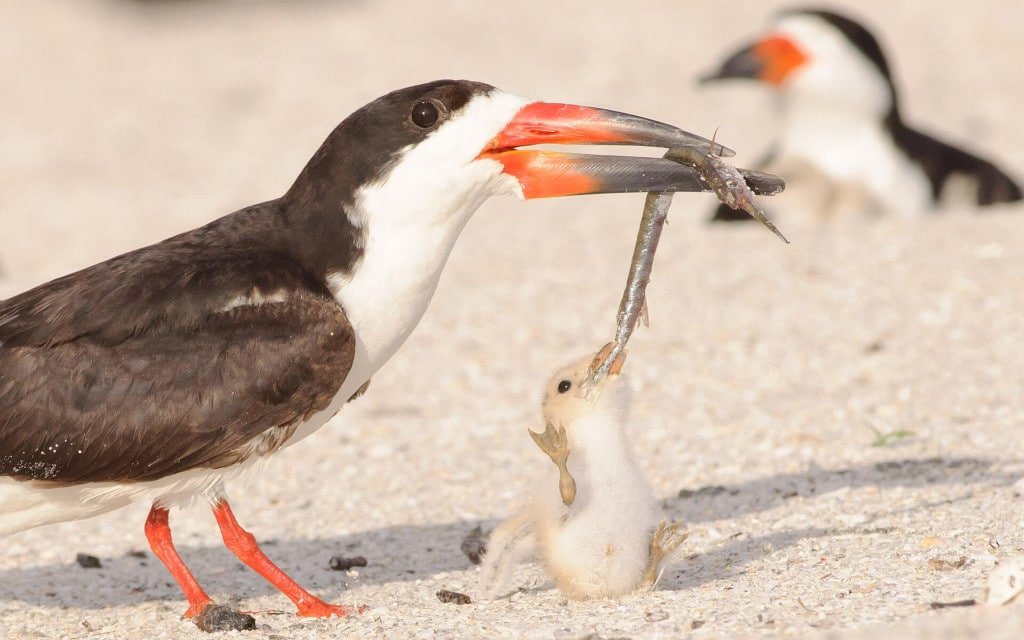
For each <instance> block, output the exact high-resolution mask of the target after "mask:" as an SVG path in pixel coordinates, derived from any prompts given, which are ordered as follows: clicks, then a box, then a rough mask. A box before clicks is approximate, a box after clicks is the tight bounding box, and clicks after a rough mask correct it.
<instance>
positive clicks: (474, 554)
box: [459, 525, 487, 564]
mask: <svg viewBox="0 0 1024 640" xmlns="http://www.w3.org/2000/svg"><path fill="white" fill-rule="evenodd" d="M459 548H460V549H462V553H464V554H466V557H467V558H469V561H470V562H472V563H473V564H480V562H481V560H482V558H483V557H484V554H486V553H487V539H486V538H485V537H484V532H483V529H481V528H480V525H477V526H476V527H475V528H473V530H472V531H470V532H469V533H467V534H466V537H465V538H464V539H463V540H462V544H461V545H459Z"/></svg>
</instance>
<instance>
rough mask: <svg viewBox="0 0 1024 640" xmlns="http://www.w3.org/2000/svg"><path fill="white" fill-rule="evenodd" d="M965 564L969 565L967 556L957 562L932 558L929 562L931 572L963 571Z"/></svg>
mask: <svg viewBox="0 0 1024 640" xmlns="http://www.w3.org/2000/svg"><path fill="white" fill-rule="evenodd" d="M965 564H967V556H960V557H959V558H957V559H956V560H946V559H944V558H931V559H930V560H928V569H929V570H931V571H950V570H951V569H962V568H963V567H964V565H965Z"/></svg>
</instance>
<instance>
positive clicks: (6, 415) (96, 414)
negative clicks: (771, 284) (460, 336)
mask: <svg viewBox="0 0 1024 640" xmlns="http://www.w3.org/2000/svg"><path fill="white" fill-rule="evenodd" d="M540 143H565V144H632V145H648V146H659V147H687V146H695V147H699V148H701V149H706V148H707V147H708V145H709V142H708V141H707V140H706V139H704V138H701V137H698V136H694V135H692V134H689V133H687V132H685V131H682V130H680V129H677V128H675V127H672V126H669V125H665V124H661V123H658V122H654V121H651V120H647V119H644V118H640V117H637V116H631V115H628V114H623V113H618V112H614V111H607V110H602V109H594V108H589V107H581V106H575V105H566V104H552V103H544V102H532V101H529V100H524V99H522V98H519V97H516V96H514V95H511V94H508V93H505V92H502V91H500V90H498V89H496V88H494V87H492V86H489V85H486V84H481V83H476V82H467V81H450V80H443V81H437V82H431V83H428V84H423V85H419V86H414V87H409V88H406V89H401V90H398V91H394V92H392V93H389V94H387V95H385V96H383V97H381V98H379V99H377V100H374V101H373V102H371V103H369V104H368V105H366V106H364V107H362V108H361V109H359V110H357V111H356V112H355V113H353V114H352V115H351V116H349V117H348V118H346V119H345V120H344V121H343V122H341V124H339V125H338V126H337V128H336V129H334V131H333V132H332V133H331V134H330V135H329V136H328V137H327V140H326V141H325V142H324V143H323V145H322V146H321V147H320V149H319V150H318V151H317V152H316V153H315V154H314V155H313V157H312V159H310V161H309V163H308V164H307V165H306V167H305V168H304V169H303V170H302V172H301V173H300V174H299V176H298V178H297V179H296V181H295V183H294V184H293V185H292V186H291V188H290V189H288V191H287V193H285V195H283V196H282V197H281V198H278V199H276V200H271V201H269V202H264V203H261V204H256V205H253V206H250V207H246V208H244V209H242V210H240V211H236V212H234V213H231V214H229V215H227V216H224V217H223V218H220V219H218V220H215V221H213V222H211V223H209V224H207V225H206V226H203V227H200V228H198V229H194V230H192V231H188V232H185V233H182V234H181V235H178V236H175V237H172V238H169V239H167V240H165V241H163V242H160V243H157V244H154V245H152V246H148V247H144V248H142V249H138V250H136V251H132V252H130V253H126V254H124V255H121V256H118V257H115V258H112V259H110V260H107V261H106V262H102V263H99V264H96V265H94V266H92V267H89V268H86V269H83V270H81V271H78V272H76V273H72V274H70V275H67V276H64V277H62V278H58V279H56V280H53V281H52V282H48V283H46V284H43V285H41V286H38V287H36V288H34V289H31V290H29V291H26V292H24V293H21V294H19V295H16V296H14V297H13V298H10V299H8V300H5V301H2V302H0V535H2V534H8V533H12V532H15V531H21V530H23V529H28V528H30V527H35V526H38V525H43V524H47V523H52V522H59V521H66V520H75V519H80V518H87V517H90V516H94V515H97V514H100V513H104V512H106V511H110V510H112V509H116V508H119V507H122V506H125V505H127V504H129V503H131V502H135V501H140V500H145V501H147V502H149V503H152V510H151V511H150V514H149V518H148V520H147V521H146V525H145V532H146V536H147V538H148V539H149V542H150V545H151V546H152V548H153V551H154V552H155V553H156V555H157V556H158V557H159V558H160V559H161V560H162V561H163V563H164V564H165V565H166V566H167V568H168V569H169V570H170V572H171V573H172V574H173V575H174V577H175V579H176V580H177V581H178V583H179V584H180V585H181V588H182V589H183V591H184V593H185V596H186V598H187V599H188V603H189V607H188V611H187V612H186V614H185V615H186V616H196V615H198V614H199V613H201V612H202V611H203V609H204V608H205V607H207V606H208V605H210V604H211V602H212V601H211V598H210V597H209V596H208V595H207V594H206V592H205V591H203V589H202V587H200V585H199V583H198V582H197V581H196V579H195V578H194V577H193V575H192V573H191V572H190V571H189V570H188V568H187V567H186V566H185V563H184V562H183V561H182V559H181V558H180V557H179V556H178V554H177V552H176V551H175V549H174V546H173V544H172V541H171V531H170V528H169V524H168V509H169V508H170V507H173V506H178V505H181V504H183V503H187V502H189V501H191V500H193V499H195V498H200V499H204V500H207V501H209V503H210V504H211V505H212V507H213V512H214V515H215V517H216V520H217V523H218V525H219V526H220V528H221V531H222V533H223V538H224V542H225V544H226V545H227V547H228V548H229V549H231V550H232V551H233V552H234V553H235V554H236V555H237V556H238V557H239V558H240V559H241V560H242V561H243V562H244V563H246V564H247V565H249V566H250V567H252V568H253V569H254V570H255V571H256V572H258V573H259V574H261V575H262V576H263V577H264V578H266V579H267V580H268V581H270V582H271V583H272V584H273V585H274V586H275V587H277V588H278V589H280V590H281V591H282V592H283V593H284V594H285V595H286V596H288V597H289V598H290V599H291V600H292V601H293V602H294V603H295V605H296V606H297V607H298V613H299V614H300V615H304V616H332V615H338V616H344V615H347V614H349V613H350V612H351V611H352V609H350V608H348V607H344V606H339V605H332V604H328V603H326V602H323V601H322V600H320V599H319V598H317V597H315V596H314V595H312V594H311V593H309V592H307V591H306V590H304V589H303V588H302V587H300V586H299V585H298V584H296V583H295V582H294V581H293V580H291V579H290V578H289V577H288V576H286V575H285V574H284V572H282V571H281V570H280V569H279V568H278V567H277V566H275V565H274V564H273V563H272V562H271V561H270V560H269V559H268V558H267V557H266V556H265V555H264V554H263V553H262V551H260V549H259V547H258V546H257V544H256V541H255V538H254V537H253V536H252V535H251V534H249V533H247V532H246V531H245V530H243V529H242V527H241V526H240V525H239V524H238V522H237V521H236V520H235V517H234V515H233V514H232V512H231V507H230V506H229V504H228V501H227V498H226V493H225V485H226V483H227V482H228V481H230V480H231V479H233V478H236V477H238V476H239V475H240V474H244V473H246V472H247V471H250V470H251V469H252V466H253V463H255V462H256V461H258V460H259V459H261V458H263V457H265V456H268V455H270V454H272V453H274V452H275V451H278V450H280V449H281V448H282V447H284V446H286V445H289V444H291V443H294V442H296V441H298V440H300V439H301V438H304V437H305V436H307V435H309V434H310V433H312V432H313V431H315V430H316V429H318V428H320V427H321V426H322V425H323V424H324V423H325V422H326V421H327V420H328V419H330V418H331V417H332V416H333V415H334V414H335V413H336V412H337V411H338V410H339V408H340V407H341V406H342V405H344V404H345V403H346V402H348V401H349V400H350V399H352V398H353V397H355V396H357V395H358V394H359V393H361V392H362V391H363V390H365V388H366V386H367V384H368V383H369V381H370V377H371V376H372V375H373V374H374V372H375V371H377V369H378V368H379V367H380V366H381V365H382V364H383V363H384V362H386V361H387V360H388V359H389V358H390V357H391V356H392V355H393V354H394V353H395V351H396V350H397V349H398V348H399V347H400V346H401V345H402V343H403V342H404V341H405V339H406V338H407V337H408V336H409V334H410V332H412V330H413V328H414V327H415V326H416V324H417V323H418V322H419V320H420V318H421V316H422V315H423V312H424V311H425V309H426V308H427V304H428V302H429V301H430V299H431V296H432V295H433V293H434V290H435V287H436V286H437V282H438V279H439V277H440V275H441V270H442V268H443V267H444V264H445V261H446V260H447V258H448V254H449V253H450V251H451V249H452V246H453V244H454V243H455V240H456V238H457V237H458V236H459V233H460V232H461V230H462V228H463V226H464V225H465V224H466V222H467V221H468V220H469V217H470V216H471V215H472V214H473V212H474V211H475V210H476V209H477V207H479V206H480V204H481V203H482V202H483V201H484V200H486V199H487V198H488V197H489V196H492V195H497V194H507V193H508V194H517V195H519V196H520V197H522V198H537V197H547V196H563V195H573V194H584V193H604V192H625V191H648V190H657V191H701V190H704V189H705V188H706V187H705V186H704V185H703V184H702V183H701V181H700V179H699V177H698V176H697V174H696V172H695V171H694V170H693V169H691V168H689V167H685V166H683V165H680V164H678V163H675V162H672V161H670V160H664V159H661V158H633V157H616V156H596V155H593V156H592V155H580V154H570V153H556V152H552V151H527V150H520V149H517V147H520V146H526V145H534V144H540Z"/></svg>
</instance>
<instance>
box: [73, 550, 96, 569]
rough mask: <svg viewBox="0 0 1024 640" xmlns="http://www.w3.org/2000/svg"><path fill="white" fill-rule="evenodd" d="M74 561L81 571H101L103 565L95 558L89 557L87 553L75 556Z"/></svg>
mask: <svg viewBox="0 0 1024 640" xmlns="http://www.w3.org/2000/svg"><path fill="white" fill-rule="evenodd" d="M75 560H76V561H77V562H78V566H80V567H82V568H83V569H102V568H103V565H102V564H100V559H99V558H97V557H96V556H91V555H89V554H88V553H80V554H78V555H76V556H75Z"/></svg>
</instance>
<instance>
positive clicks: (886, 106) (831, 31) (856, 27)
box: [702, 9, 1022, 220]
mask: <svg viewBox="0 0 1024 640" xmlns="http://www.w3.org/2000/svg"><path fill="white" fill-rule="evenodd" d="M730 78H744V79H752V80H756V81H759V82H761V83H764V84H766V85H768V86H770V87H772V88H774V89H775V90H776V91H777V94H778V98H779V100H778V103H779V107H780V112H781V118H782V122H781V130H780V132H779V135H778V138H777V140H776V142H775V144H774V147H773V148H772V150H771V151H770V152H769V155H768V158H767V159H766V160H764V161H763V162H762V163H761V167H762V168H765V169H766V170H768V171H771V172H773V173H777V174H779V175H781V176H783V177H784V178H785V179H786V182H787V188H786V195H785V197H784V198H783V199H782V200H780V201H779V202H776V203H775V204H776V205H777V207H778V212H779V213H780V214H781V215H783V216H784V215H787V214H788V213H789V212H791V211H795V210H799V211H803V212H804V213H805V214H807V215H812V216H819V217H836V216H840V215H843V214H845V213H869V214H896V215H917V214H920V213H924V212H929V211H936V210H938V209H940V208H942V207H946V206H951V205H956V204H959V205H971V206H979V205H981V206H983V205H990V204H997V203H1004V202H1015V201H1018V200H1021V198H1022V194H1021V188H1020V186H1018V184H1017V183H1016V182H1015V181H1014V180H1013V179H1011V178H1010V177H1009V176H1007V175H1006V173H1004V172H1003V171H1002V170H1000V169H999V168H998V167H997V166H996V165H994V164H993V163H992V162H990V161H988V160H985V159H983V158H980V157H978V156H976V155H974V154H972V153H970V152H968V151H965V150H964V149H961V148H958V147H955V146H953V145H950V144H947V143H945V142H942V141H939V140H936V139H935V138H933V137H931V136H929V135H927V134H924V133H921V132H920V131H917V130H915V129H912V128H911V127H909V126H907V124H905V123H904V121H903V118H902V114H901V111H900V103H899V94H898V91H897V90H896V86H895V84H894V82H893V78H892V75H891V73H890V69H889V64H888V62H887V61H886V58H885V55H884V54H883V52H882V47H881V46H880V45H879V43H878V40H876V39H875V37H874V36H873V35H872V34H871V33H870V32H869V31H868V30H867V29H866V28H865V27H864V26H863V25H861V24H859V23H858V22H855V21H854V20H851V19H850V18H848V17H845V16H842V15H839V14H837V13H833V12H831V11H821V10H817V9H799V10H791V11H786V12H783V13H781V14H779V15H778V16H777V17H776V19H775V21H774V24H773V27H772V28H771V29H770V30H769V31H768V33H766V34H765V35H763V36H762V37H761V38H760V39H758V40H757V41H756V42H754V43H753V44H751V45H749V46H746V47H743V48H742V49H740V50H739V51H737V52H735V53H734V54H732V55H730V56H729V57H728V58H727V59H726V61H725V62H724V63H722V65H721V66H720V67H719V68H718V69H717V70H715V71H714V72H712V73H710V74H709V75H707V76H705V77H704V78H703V79H702V81H703V82H709V81H717V80H725V79H730ZM715 218H716V219H720V220H733V219H735V220H739V219H742V218H741V217H740V216H737V215H736V212H735V211H733V210H731V209H728V208H726V207H719V209H718V211H717V213H716V215H715Z"/></svg>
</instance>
